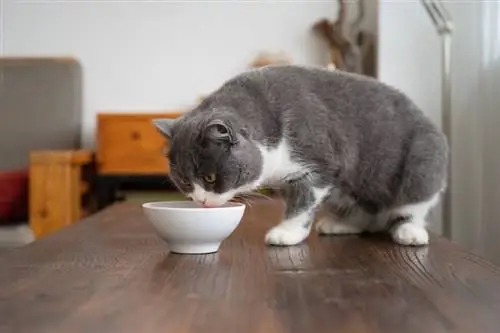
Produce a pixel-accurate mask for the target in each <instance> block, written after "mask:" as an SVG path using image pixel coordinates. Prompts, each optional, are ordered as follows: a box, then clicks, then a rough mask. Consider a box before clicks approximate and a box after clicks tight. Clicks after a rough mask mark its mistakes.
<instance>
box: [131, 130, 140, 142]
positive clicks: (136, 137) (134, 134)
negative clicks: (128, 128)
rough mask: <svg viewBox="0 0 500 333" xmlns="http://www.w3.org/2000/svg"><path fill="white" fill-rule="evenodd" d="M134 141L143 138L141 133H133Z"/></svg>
mask: <svg viewBox="0 0 500 333" xmlns="http://www.w3.org/2000/svg"><path fill="white" fill-rule="evenodd" d="M131 137H132V140H139V139H140V138H141V134H140V133H139V132H135V131H134V132H132V134H131Z"/></svg>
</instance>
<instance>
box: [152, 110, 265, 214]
mask: <svg viewBox="0 0 500 333" xmlns="http://www.w3.org/2000/svg"><path fill="white" fill-rule="evenodd" d="M154 124H155V126H156V127H157V129H158V130H159V131H160V133H161V134H162V135H163V136H164V137H165V138H166V139H167V141H168V142H169V148H168V152H167V158H168V162H169V177H170V179H171V180H172V182H173V183H174V185H175V186H176V187H177V188H178V189H179V190H180V191H181V192H182V193H184V194H185V195H186V196H189V197H191V198H192V199H193V200H194V201H196V202H198V203H201V204H205V205H207V206H220V205H223V204H224V203H226V202H227V201H229V200H231V199H232V198H233V197H234V196H235V195H236V194H240V193H243V192H247V191H250V190H253V189H255V186H257V185H258V184H256V181H257V180H258V178H259V175H260V172H261V168H262V157H261V154H260V151H259V150H258V148H257V147H256V145H255V144H254V143H253V142H252V141H251V140H250V139H249V136H248V132H247V131H246V130H245V128H244V127H242V126H241V124H240V123H238V121H237V120H236V119H234V118H231V117H224V116H222V115H221V114H218V113H216V112H213V113H212V112H210V113H203V112H202V113H197V114H194V115H186V116H185V117H184V116H183V117H180V118H177V119H156V120H154Z"/></svg>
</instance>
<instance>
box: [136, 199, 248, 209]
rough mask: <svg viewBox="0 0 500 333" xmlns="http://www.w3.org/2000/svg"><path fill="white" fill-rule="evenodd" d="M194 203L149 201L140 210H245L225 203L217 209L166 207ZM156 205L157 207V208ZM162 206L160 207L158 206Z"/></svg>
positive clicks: (237, 203) (236, 205) (239, 204)
mask: <svg viewBox="0 0 500 333" xmlns="http://www.w3.org/2000/svg"><path fill="white" fill-rule="evenodd" d="M186 202H188V203H194V201H191V200H176V201H150V202H145V203H143V204H142V208H144V209H151V210H168V211H183V212H189V211H197V212H201V211H204V212H206V211H211V212H213V211H220V210H238V209H242V208H245V207H246V205H245V204H244V203H241V202H227V203H225V204H224V206H219V207H168V206H167V205H168V204H171V205H175V204H179V203H186ZM157 205H158V206H157ZM159 205H162V206H159Z"/></svg>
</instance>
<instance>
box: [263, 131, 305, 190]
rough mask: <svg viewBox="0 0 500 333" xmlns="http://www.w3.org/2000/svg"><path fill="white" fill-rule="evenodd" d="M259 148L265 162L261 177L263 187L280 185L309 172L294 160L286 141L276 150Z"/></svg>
mask: <svg viewBox="0 0 500 333" xmlns="http://www.w3.org/2000/svg"><path fill="white" fill-rule="evenodd" d="M257 147H258V148H259V150H260V152H261V154H262V160H263V168H262V174H261V176H260V177H259V183H260V184H262V185H266V184H267V185H269V184H273V183H279V182H282V181H284V180H287V179H290V178H295V177H297V176H300V175H302V174H304V173H307V172H308V171H309V170H308V168H307V167H306V166H305V165H304V164H301V163H298V162H296V161H293V160H292V158H291V150H290V146H289V145H288V143H287V142H286V140H282V141H281V142H280V143H279V145H278V146H276V147H274V148H267V147H265V146H262V145H257Z"/></svg>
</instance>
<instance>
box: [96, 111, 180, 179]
mask: <svg viewBox="0 0 500 333" xmlns="http://www.w3.org/2000/svg"><path fill="white" fill-rule="evenodd" d="M181 114H182V113H179V112H178V113H149V114H140V113H139V114H137V113H134V114H123V113H121V114H114V113H106V114H99V115H98V116H97V172H98V173H99V174H100V175H110V176H112V175H130V176H134V175H165V174H166V173H168V163H167V160H166V158H165V155H164V153H163V151H164V149H165V145H166V144H168V143H167V142H166V141H165V139H164V138H163V137H162V136H161V135H160V133H158V131H157V130H156V128H155V127H154V125H153V123H152V120H153V119H155V118H177V117H178V116H180V115H181Z"/></svg>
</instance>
